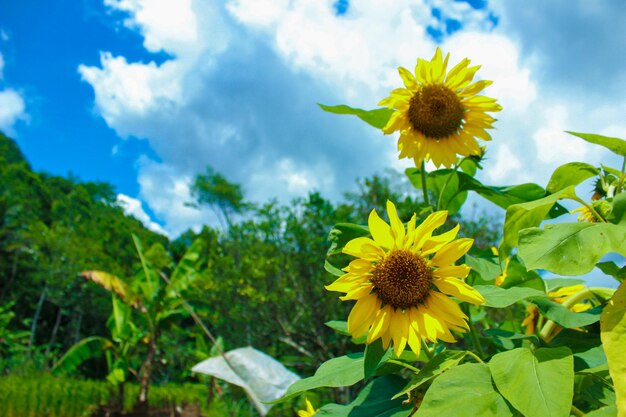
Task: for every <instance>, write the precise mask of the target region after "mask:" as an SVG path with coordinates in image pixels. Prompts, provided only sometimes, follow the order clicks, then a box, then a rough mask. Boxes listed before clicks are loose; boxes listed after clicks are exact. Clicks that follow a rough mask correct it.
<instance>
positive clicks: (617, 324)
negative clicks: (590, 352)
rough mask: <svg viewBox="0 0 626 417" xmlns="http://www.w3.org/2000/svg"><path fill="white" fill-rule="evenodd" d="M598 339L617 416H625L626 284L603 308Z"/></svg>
mask: <svg viewBox="0 0 626 417" xmlns="http://www.w3.org/2000/svg"><path fill="white" fill-rule="evenodd" d="M600 337H601V339H602V345H603V346H604V351H605V353H606V357H607V359H608V363H609V372H610V374H611V378H612V379H613V385H614V387H615V394H616V397H617V416H618V417H625V416H626V355H625V354H624V346H626V284H624V283H623V282H622V283H621V284H620V286H619V288H618V289H617V291H616V292H615V294H613V298H611V301H609V303H608V304H607V306H606V307H605V308H604V311H603V312H602V317H601V318H600Z"/></svg>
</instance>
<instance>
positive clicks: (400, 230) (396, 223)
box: [387, 200, 405, 247]
mask: <svg viewBox="0 0 626 417" xmlns="http://www.w3.org/2000/svg"><path fill="white" fill-rule="evenodd" d="M387 215H388V216H389V223H390V224H391V237H392V238H393V239H394V241H395V247H402V245H403V243H404V236H405V230H404V224H403V223H402V220H400V217H398V211H397V210H396V206H395V205H394V204H393V203H392V202H391V201H389V200H387Z"/></svg>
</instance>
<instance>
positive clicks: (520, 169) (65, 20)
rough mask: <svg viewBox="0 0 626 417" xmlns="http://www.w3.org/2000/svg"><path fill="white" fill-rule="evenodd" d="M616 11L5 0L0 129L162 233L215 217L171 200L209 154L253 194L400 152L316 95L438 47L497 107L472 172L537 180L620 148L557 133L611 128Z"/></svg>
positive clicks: (618, 120) (323, 186)
mask: <svg viewBox="0 0 626 417" xmlns="http://www.w3.org/2000/svg"><path fill="white" fill-rule="evenodd" d="M624 21H626V6H624V4H623V2H622V1H620V0H614V1H607V2H602V3H597V4H596V3H595V2H588V1H584V0H578V1H565V0H558V1H553V2H543V1H538V0H537V1H530V2H524V3H523V4H522V3H520V2H488V1H483V0H472V1H443V0H413V1H404V0H398V1H394V2H381V1H365V0H363V1H356V0H352V1H348V0H327V1H322V0H292V1H288V0H227V1H219V2H216V1H208V0H207V1H203V0H179V1H176V2H171V1H167V0H82V1H75V0H73V1H72V0H58V1H56V2H42V1H38V2H35V1H33V0H22V1H19V2H11V1H3V2H0V35H1V36H0V54H1V57H2V59H1V60H0V129H1V130H4V131H5V132H7V133H8V134H9V135H10V136H12V137H14V138H15V139H16V140H17V141H18V143H19V145H20V147H21V148H22V149H23V150H24V152H25V154H26V156H27V158H28V159H29V160H30V161H31V163H32V164H33V166H34V167H35V168H36V169H38V170H44V171H47V172H50V173H53V174H59V175H66V174H67V173H70V172H71V173H73V174H75V175H78V176H79V177H80V178H81V179H83V180H102V181H107V182H110V183H112V184H114V185H115V186H116V189H117V191H118V192H119V193H120V195H121V196H120V198H121V200H122V202H123V204H125V205H126V207H127V209H128V211H129V212H131V213H133V214H134V215H136V216H137V217H139V218H140V219H142V220H143V221H145V222H146V223H147V224H149V225H151V226H152V227H153V228H155V229H159V230H165V231H167V232H168V233H169V234H170V235H172V236H176V235H177V234H178V233H180V232H181V231H182V230H184V229H185V228H187V227H197V226H199V225H200V224H202V223H214V222H215V220H214V219H213V217H212V213H211V212H210V211H198V210H194V209H192V208H189V207H186V206H185V205H184V203H185V202H186V201H188V200H189V195H188V186H187V185H188V183H189V180H190V179H191V178H192V177H193V175H195V174H197V173H199V172H201V171H202V170H203V169H204V167H205V166H206V165H207V164H210V165H213V166H214V167H215V168H216V169H218V170H219V171H221V172H223V173H225V174H226V175H227V177H229V178H231V179H232V180H234V181H236V182H239V183H241V184H243V186H244V189H245V190H246V193H247V195H248V197H249V198H250V199H252V200H255V201H265V200H267V199H269V198H278V199H279V200H281V201H287V200H288V199H290V198H292V197H295V196H302V195H305V194H306V193H307V192H308V191H310V190H313V189H317V190H319V191H321V192H322V193H323V194H324V195H326V196H328V197H331V198H334V199H339V198H340V197H341V195H342V193H343V192H345V191H347V190H349V189H350V188H352V187H353V186H354V181H355V179H356V178H357V177H366V176H369V175H372V174H374V173H376V172H381V171H382V170H383V169H385V168H387V167H393V168H396V169H403V168H404V167H407V166H410V161H398V160H397V158H396V152H395V146H394V145H395V140H394V138H393V137H385V136H383V135H382V134H381V133H380V132H377V131H375V130H373V129H371V128H368V127H367V126H364V125H363V124H362V123H359V122H358V120H353V119H351V118H349V117H339V116H333V115H329V114H325V113H323V112H321V111H320V110H319V109H318V108H317V106H316V103H318V102H321V103H327V104H338V103H346V104H351V105H354V106H358V107H363V108H373V107H376V104H377V102H378V101H379V100H380V99H381V98H382V97H384V96H385V95H386V94H387V93H388V91H390V90H391V89H393V88H396V87H398V86H399V79H398V76H397V72H396V70H395V68H396V67H397V66H399V65H403V66H406V67H408V68H412V67H413V65H414V63H415V59H416V58H417V57H424V58H430V57H431V56H432V54H433V52H434V49H435V48H436V47H437V46H441V47H442V49H443V50H444V51H449V52H451V55H452V56H451V60H452V61H453V62H456V61H459V60H460V59H462V58H463V57H466V56H467V57H469V58H470V59H472V61H473V62H474V63H477V64H481V65H482V68H481V70H480V71H479V73H478V75H479V77H483V78H486V79H492V80H494V81H495V83H494V85H493V86H491V87H490V88H489V90H488V94H489V95H491V96H494V97H497V98H498V99H499V100H500V102H501V103H502V105H503V106H504V110H503V111H502V112H501V113H500V114H499V115H498V118H499V121H498V123H497V124H496V127H497V130H496V131H495V132H494V134H493V136H494V141H493V142H492V143H491V144H489V154H488V155H489V160H488V161H487V162H486V164H485V168H486V169H485V172H483V173H482V174H481V175H482V176H481V179H482V180H483V181H484V182H486V183H489V184H510V183H517V182H525V181H535V182H538V183H540V184H542V185H545V183H546V182H547V179H548V175H549V174H550V173H551V172H552V171H553V170H554V168H556V167H557V166H558V165H560V164H562V163H565V162H568V161H572V160H582V161H588V162H590V163H594V164H597V163H598V162H599V161H601V160H602V161H605V160H606V161H607V162H609V163H612V164H613V165H616V164H617V163H618V161H616V160H615V159H611V157H610V156H608V155H607V154H606V153H605V152H603V151H602V150H601V149H596V148H593V147H591V146H589V145H586V144H585V143H583V142H582V141H577V140H576V139H572V138H569V137H567V135H565V134H563V133H562V132H563V130H578V131H584V132H597V133H603V134H607V135H612V136H617V137H626V120H625V119H624V117H623V115H624V114H626V94H624V93H626V90H625V88H624V85H626V69H625V68H626V53H625V52H626V29H624V26H623V22H624ZM606 158H608V159H606ZM485 207H487V208H488V206H485Z"/></svg>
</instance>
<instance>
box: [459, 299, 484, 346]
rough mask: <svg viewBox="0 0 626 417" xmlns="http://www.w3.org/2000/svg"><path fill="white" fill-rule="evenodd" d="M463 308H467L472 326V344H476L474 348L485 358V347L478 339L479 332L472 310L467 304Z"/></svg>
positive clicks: (470, 325) (466, 312)
mask: <svg viewBox="0 0 626 417" xmlns="http://www.w3.org/2000/svg"><path fill="white" fill-rule="evenodd" d="M463 310H465V314H466V315H467V321H468V323H469V327H470V337H471V338H472V345H474V349H475V350H476V351H477V352H478V356H479V357H481V358H483V357H484V356H485V352H484V351H483V347H482V346H481V344H480V341H479V340H478V332H477V331H476V326H475V325H474V321H473V320H472V312H471V311H470V307H469V306H467V305H466V306H465V308H464V309H463Z"/></svg>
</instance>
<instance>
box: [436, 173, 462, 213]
mask: <svg viewBox="0 0 626 417" xmlns="http://www.w3.org/2000/svg"><path fill="white" fill-rule="evenodd" d="M458 169H459V166H458V165H456V164H455V165H454V173H456V172H457V171H458ZM450 178H452V174H450V175H448V178H446V182H444V183H443V187H441V191H440V192H439V198H438V199H437V210H441V197H443V192H444V191H446V188H448V184H450ZM454 197H456V194H455V195H453V196H452V198H451V199H450V201H452V200H453V199H454ZM446 208H447V207H446Z"/></svg>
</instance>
